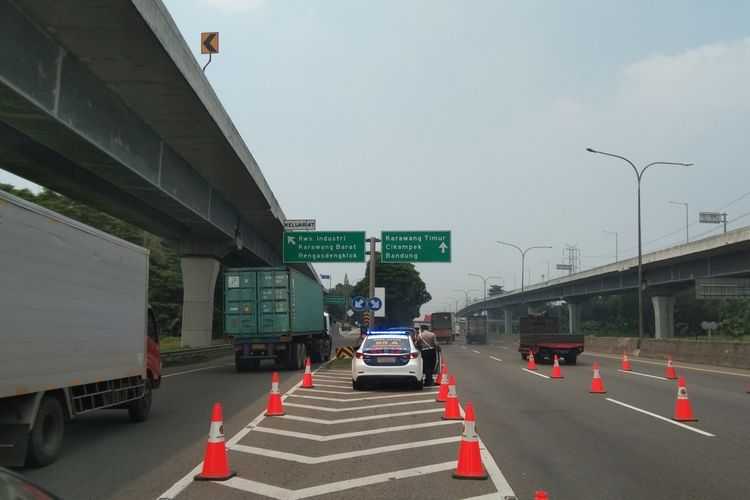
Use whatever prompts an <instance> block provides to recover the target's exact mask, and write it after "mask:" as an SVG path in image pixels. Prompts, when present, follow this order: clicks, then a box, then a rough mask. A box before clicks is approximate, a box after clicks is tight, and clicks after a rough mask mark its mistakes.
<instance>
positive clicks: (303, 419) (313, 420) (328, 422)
mask: <svg viewBox="0 0 750 500" xmlns="http://www.w3.org/2000/svg"><path fill="white" fill-rule="evenodd" d="M442 412H443V408H430V409H429V410H417V411H402V412H398V413H384V414H382V415H367V416H366V417H351V418H339V419H336V420H323V419H322V418H312V417H300V416H298V415H282V416H280V417H277V418H281V419H284V420H297V421H298V422H309V423H311V424H323V425H338V424H350V423H352V422H366V421H368V420H381V419H384V418H395V417H408V416H409V415H424V414H426V413H442Z"/></svg>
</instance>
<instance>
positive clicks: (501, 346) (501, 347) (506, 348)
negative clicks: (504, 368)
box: [498, 345, 510, 350]
mask: <svg viewBox="0 0 750 500" xmlns="http://www.w3.org/2000/svg"><path fill="white" fill-rule="evenodd" d="M498 347H499V348H500V349H505V350H508V349H510V347H506V346H504V345H499V346H498Z"/></svg>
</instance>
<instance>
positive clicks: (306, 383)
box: [302, 356, 315, 389]
mask: <svg viewBox="0 0 750 500" xmlns="http://www.w3.org/2000/svg"><path fill="white" fill-rule="evenodd" d="M310 365H311V362H310V356H308V357H307V359H306V360H305V374H304V375H303V376H302V388H303V389H312V388H313V387H315V386H314V385H313V377H312V371H311V370H310Z"/></svg>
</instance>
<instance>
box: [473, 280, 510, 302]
mask: <svg viewBox="0 0 750 500" xmlns="http://www.w3.org/2000/svg"><path fill="white" fill-rule="evenodd" d="M469 276H474V277H476V278H479V279H480V280H482V282H483V283H484V300H487V282H488V281H489V280H493V279H494V280H502V279H503V278H502V276H487V277H486V278H485V277H484V276H482V275H481V274H476V273H469ZM503 281H504V280H503Z"/></svg>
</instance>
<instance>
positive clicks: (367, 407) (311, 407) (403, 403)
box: [284, 398, 435, 413]
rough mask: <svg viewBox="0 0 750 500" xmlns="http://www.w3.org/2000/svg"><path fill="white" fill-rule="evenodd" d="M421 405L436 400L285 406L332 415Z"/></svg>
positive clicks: (293, 404)
mask: <svg viewBox="0 0 750 500" xmlns="http://www.w3.org/2000/svg"><path fill="white" fill-rule="evenodd" d="M420 403H435V398H430V399H425V400H418V401H400V402H398V403H382V404H379V405H364V406H352V407H350V408H328V407H326V406H315V405H303V404H299V403H289V402H286V403H284V406H290V407H292V408H305V409H308V410H318V411H327V412H332V413H340V412H345V411H357V410H370V409H372V408H384V407H389V406H407V405H416V404H420Z"/></svg>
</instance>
